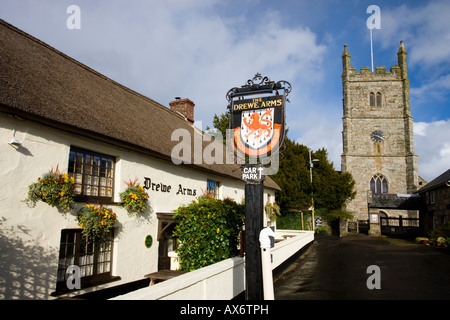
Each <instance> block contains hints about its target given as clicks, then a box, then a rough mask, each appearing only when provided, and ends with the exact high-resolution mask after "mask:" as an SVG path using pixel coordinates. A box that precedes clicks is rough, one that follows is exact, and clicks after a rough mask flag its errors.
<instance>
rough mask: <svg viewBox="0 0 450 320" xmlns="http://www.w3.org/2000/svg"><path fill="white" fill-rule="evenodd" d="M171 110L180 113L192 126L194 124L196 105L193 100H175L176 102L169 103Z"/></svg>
mask: <svg viewBox="0 0 450 320" xmlns="http://www.w3.org/2000/svg"><path fill="white" fill-rule="evenodd" d="M169 105H170V110H172V111H175V112H179V113H181V114H182V115H183V116H185V117H186V119H187V120H188V121H189V123H190V124H191V125H192V124H194V106H195V103H193V102H192V101H191V100H189V99H187V98H185V99H180V98H178V97H177V98H175V100H174V101H172V102H169Z"/></svg>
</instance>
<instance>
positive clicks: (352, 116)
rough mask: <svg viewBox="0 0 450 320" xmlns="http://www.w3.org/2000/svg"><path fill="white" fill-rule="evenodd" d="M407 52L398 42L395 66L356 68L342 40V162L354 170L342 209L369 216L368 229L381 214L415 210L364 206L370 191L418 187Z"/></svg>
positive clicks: (374, 230) (410, 214)
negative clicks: (352, 194)
mask: <svg viewBox="0 0 450 320" xmlns="http://www.w3.org/2000/svg"><path fill="white" fill-rule="evenodd" d="M406 54H407V53H406V50H405V47H404V45H403V41H401V42H400V48H399V50H398V53H397V56H398V65H395V66H392V67H391V68H390V70H389V71H387V70H386V67H384V66H383V67H376V70H375V71H371V70H370V68H369V67H361V71H360V72H357V71H356V70H355V68H354V67H352V66H351V64H350V54H349V51H348V49H347V45H345V46H344V52H343V54H342V64H343V72H342V86H343V118H342V122H343V134H342V138H343V153H342V156H341V160H342V161H341V166H342V172H351V173H352V174H353V178H354V180H355V182H356V184H355V188H356V191H357V195H356V198H355V199H354V200H353V201H352V202H351V203H349V204H348V205H347V207H346V209H347V210H349V211H352V212H353V214H354V219H355V221H356V220H358V221H364V222H366V221H368V220H369V221H370V222H369V223H370V228H369V229H370V230H371V231H370V232H371V233H378V232H379V230H380V229H379V217H380V216H388V217H396V216H399V215H403V216H408V217H414V216H417V211H397V210H389V211H387V210H374V211H372V209H371V210H370V212H369V209H368V195H369V193H373V194H387V193H394V194H411V193H413V192H415V191H416V190H417V187H418V179H419V177H418V169H417V155H416V154H415V153H414V140H413V117H412V116H411V109H410V99H409V80H408V72H407V66H406ZM352 225H355V224H354V223H353V224H352Z"/></svg>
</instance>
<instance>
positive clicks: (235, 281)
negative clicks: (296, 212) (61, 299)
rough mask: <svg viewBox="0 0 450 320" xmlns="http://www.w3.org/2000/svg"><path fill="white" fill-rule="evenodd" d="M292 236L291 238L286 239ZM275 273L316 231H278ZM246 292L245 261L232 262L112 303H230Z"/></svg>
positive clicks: (174, 279) (147, 288)
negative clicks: (165, 301)
mask: <svg viewBox="0 0 450 320" xmlns="http://www.w3.org/2000/svg"><path fill="white" fill-rule="evenodd" d="M284 236H290V237H289V238H283V237H284ZM276 237H277V238H280V239H281V238H283V239H285V240H283V241H280V242H277V243H275V247H274V248H273V249H271V254H272V256H273V263H272V270H273V269H275V268H276V267H278V266H279V265H280V264H281V263H283V262H284V261H286V260H287V259H289V258H290V257H291V256H292V255H293V254H295V253H297V252H298V251H299V250H300V249H302V248H303V247H305V246H307V245H308V244H309V243H311V242H312V241H314V232H313V231H298V230H277V232H276ZM244 290H245V259H244V258H239V257H236V258H231V259H227V260H224V261H221V262H218V263H215V264H212V265H210V266H207V267H204V268H201V269H198V270H195V271H192V272H189V273H186V274H183V275H181V276H178V277H175V278H172V279H169V280H166V281H164V282H160V283H157V284H155V285H152V286H149V287H146V288H142V289H139V290H136V291H133V292H130V293H127V294H124V295H121V296H117V297H114V298H112V300H229V299H232V298H234V297H235V296H237V295H238V294H240V293H241V292H242V291H244Z"/></svg>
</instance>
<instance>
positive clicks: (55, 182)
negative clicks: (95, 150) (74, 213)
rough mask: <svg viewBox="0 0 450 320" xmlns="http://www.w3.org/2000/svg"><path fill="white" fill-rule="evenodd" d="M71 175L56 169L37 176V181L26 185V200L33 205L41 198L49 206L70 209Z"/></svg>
mask: <svg viewBox="0 0 450 320" xmlns="http://www.w3.org/2000/svg"><path fill="white" fill-rule="evenodd" d="M74 182H75V181H74V179H73V177H69V175H68V174H67V173H64V174H63V173H61V172H60V171H59V169H58V166H56V169H55V170H53V168H52V169H51V170H49V172H47V173H45V174H43V175H42V178H41V177H39V178H38V181H37V182H35V183H32V184H30V185H29V186H28V197H27V199H25V201H26V202H28V203H29V204H31V206H33V207H34V206H35V205H36V202H37V201H39V200H42V201H44V202H46V203H48V204H49V205H51V206H58V207H59V208H60V209H61V210H62V211H65V212H68V211H70V210H71V207H72V204H73V203H74V200H73V196H74V194H73V184H74Z"/></svg>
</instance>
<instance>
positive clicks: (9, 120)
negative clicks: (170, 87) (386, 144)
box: [0, 20, 279, 299]
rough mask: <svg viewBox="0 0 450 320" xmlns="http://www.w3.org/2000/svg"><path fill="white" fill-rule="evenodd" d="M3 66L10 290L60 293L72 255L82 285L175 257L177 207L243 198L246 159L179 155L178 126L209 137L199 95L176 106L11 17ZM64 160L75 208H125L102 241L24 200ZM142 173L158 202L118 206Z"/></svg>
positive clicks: (17, 295) (103, 282)
mask: <svg viewBox="0 0 450 320" xmlns="http://www.w3.org/2000/svg"><path fill="white" fill-rule="evenodd" d="M0 70H1V72H0V155H1V156H0V299H53V298H56V297H60V296H61V295H62V294H64V293H65V290H64V289H65V286H64V283H63V280H64V274H65V272H66V268H67V266H68V265H71V264H74V265H78V266H79V267H80V268H81V270H82V272H81V277H82V279H83V278H84V280H86V281H84V282H83V283H84V285H83V287H82V288H81V290H79V291H78V293H87V292H90V291H95V290H99V289H101V288H107V287H111V286H117V285H120V284H125V283H130V282H133V281H136V280H139V279H143V277H144V275H145V274H148V273H151V272H154V271H157V270H160V269H168V268H170V259H169V253H170V252H171V251H173V250H174V249H175V248H174V246H175V245H176V244H175V242H174V239H173V238H172V235H171V234H172V231H173V227H174V220H173V213H174V210H176V209H177V208H178V207H179V206H181V205H185V204H188V203H190V202H191V201H193V200H195V199H196V197H198V196H200V195H202V194H203V192H204V191H206V190H208V192H212V193H214V196H215V197H218V198H221V199H223V198H225V197H230V198H233V199H234V200H236V201H237V202H241V201H242V199H243V197H244V183H243V182H242V181H241V180H240V173H241V171H240V167H239V165H237V164H218V163H213V164H206V163H200V164H194V161H192V162H191V163H192V164H186V163H183V164H180V165H176V164H174V163H173V161H172V158H171V151H172V149H173V147H174V146H175V145H177V144H178V143H179V141H172V138H171V137H172V133H173V132H174V131H175V130H176V129H185V130H187V132H189V134H190V136H191V137H192V142H193V143H194V141H202V149H204V148H205V146H207V145H208V144H209V143H210V142H205V141H203V140H202V137H203V135H204V133H203V132H202V131H201V130H199V129H197V128H195V127H194V126H193V123H194V118H193V115H194V103H193V102H192V101H190V100H189V99H177V100H174V101H173V102H171V103H170V108H167V107H165V106H163V105H161V104H159V103H157V102H155V101H153V100H152V99H149V98H147V97H145V96H142V95H141V94H139V93H137V92H134V91H132V90H131V89H129V88H126V87H124V86H122V85H120V84H118V83H117V82H115V81H113V80H111V79H109V78H107V77H105V76H104V75H102V74H99V73H98V72H96V71H94V70H92V69H90V68H89V67H87V66H85V65H83V64H81V63H79V62H78V61H76V60H74V59H72V58H70V57H68V56H66V55H65V54H63V53H61V52H59V51H58V50H56V49H54V48H52V47H50V46H49V45H47V44H45V43H43V42H41V41H40V40H38V39H36V38H34V37H32V36H30V35H28V34H26V33H24V32H23V31H21V30H18V29H17V28H15V27H13V26H11V25H10V24H8V23H7V22H5V21H3V20H0ZM149 76H154V77H157V76H158V75H157V74H154V75H151V74H150V75H149ZM199 137H200V140H198V138H199ZM57 167H58V168H59V169H60V170H61V171H62V172H64V173H67V174H68V175H69V176H70V177H73V178H74V181H75V193H76V197H75V200H76V203H75V211H76V210H77V209H79V208H81V207H83V206H85V205H86V204H87V203H92V204H103V205H105V206H107V207H109V208H111V209H112V210H113V211H114V212H115V213H116V214H117V222H116V223H115V225H114V230H113V232H112V234H111V237H110V239H107V240H105V241H104V243H102V245H101V246H90V245H88V244H87V243H86V242H83V238H82V237H80V233H81V229H80V227H79V226H78V223H77V218H76V215H75V214H70V213H64V212H62V211H61V210H58V208H57V207H53V206H50V205H48V204H47V203H44V202H42V201H39V202H37V203H36V206H34V207H32V206H29V204H27V203H26V202H25V201H23V200H25V199H26V197H27V193H28V186H29V185H30V184H32V183H34V182H36V181H37V179H38V178H39V177H41V176H42V175H43V174H44V173H46V172H48V171H49V170H51V169H52V168H53V169H55V168H57ZM135 179H137V181H138V182H139V184H140V185H141V186H142V187H145V191H146V192H147V193H148V195H149V204H150V209H149V212H147V213H146V214H141V215H137V216H135V215H129V213H128V212H127V211H126V210H125V209H124V208H123V207H121V206H119V201H120V200H119V193H120V192H122V191H123V190H125V188H126V187H127V185H126V184H125V181H129V180H135ZM277 189H279V187H278V186H277V185H276V183H274V182H273V181H272V180H271V179H270V178H266V180H265V191H264V201H265V202H266V201H270V202H274V201H275V191H276V190H277ZM266 221H267V218H266Z"/></svg>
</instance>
